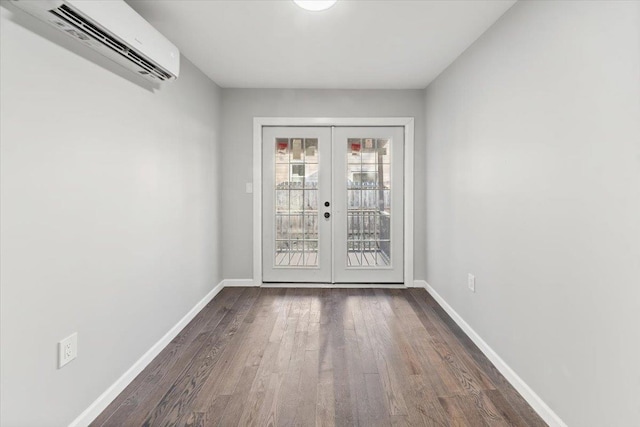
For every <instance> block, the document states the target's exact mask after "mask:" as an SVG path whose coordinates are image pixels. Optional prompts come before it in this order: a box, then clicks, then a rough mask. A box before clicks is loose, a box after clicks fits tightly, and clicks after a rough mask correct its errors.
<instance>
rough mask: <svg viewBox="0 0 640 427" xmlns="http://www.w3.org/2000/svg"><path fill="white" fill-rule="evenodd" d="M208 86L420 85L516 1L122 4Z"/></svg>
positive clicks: (170, 0) (132, 0)
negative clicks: (322, 5)
mask: <svg viewBox="0 0 640 427" xmlns="http://www.w3.org/2000/svg"><path fill="white" fill-rule="evenodd" d="M128 3H129V4H130V5H131V6H132V7H133V8H134V9H135V10H136V11H138V13H140V14H141V15H142V16H143V17H144V18H145V19H147V21H149V22H150V23H151V24H152V25H153V26H155V27H156V28H157V29H158V30H159V31H160V32H162V33H163V34H164V35H165V36H166V37H167V38H169V39H170V40H171V41H172V42H173V43H175V44H176V45H177V46H178V47H179V48H180V50H181V51H182V53H183V54H184V55H185V56H186V57H187V58H189V60H191V62H193V63H194V64H195V65H196V66H197V67H198V68H200V69H201V70H202V71H203V72H204V73H205V74H207V75H208V76H209V77H210V78H211V79H212V80H213V81H215V82H216V83H217V84H219V85H220V86H222V87H233V88H291V89H293V88H332V89H415V88H424V87H426V86H427V85H428V84H429V83H430V82H431V81H432V80H433V79H434V78H435V77H437V75H438V74H440V72H442V71H443V70H444V69H445V68H446V67H447V66H448V65H449V64H451V63H452V62H453V61H454V60H455V59H456V58H457V57H458V55H460V54H461V53H462V52H463V51H464V50H465V49H466V48H467V47H468V46H469V45H471V44H472V43H473V42H474V41H475V40H476V39H477V38H478V37H479V36H480V35H481V34H482V33H483V32H484V31H485V30H487V28H489V27H490V26H491V25H492V24H493V23H494V22H495V21H496V20H497V19H498V18H499V17H500V16H501V15H502V14H503V13H504V12H505V11H506V10H507V9H509V8H510V7H511V6H512V5H513V4H514V3H515V0H500V1H495V0H471V1H462V0H449V1H432V0H429V1H402V0H378V1H365V0H359V1H358V0H339V1H338V3H336V4H335V5H334V6H333V7H332V8H331V9H329V10H326V11H323V12H308V11H305V10H303V9H301V8H299V7H298V6H296V5H295V4H294V3H293V1H291V0H253V1H240V0H235V1H231V0H230V1H219V0H217V1H214V0H206V1H205V0H164V1H149V0H129V1H128Z"/></svg>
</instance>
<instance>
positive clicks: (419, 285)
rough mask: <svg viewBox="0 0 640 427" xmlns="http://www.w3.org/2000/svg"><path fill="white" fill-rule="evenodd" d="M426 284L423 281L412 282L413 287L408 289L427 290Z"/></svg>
mask: <svg viewBox="0 0 640 427" xmlns="http://www.w3.org/2000/svg"><path fill="white" fill-rule="evenodd" d="M427 286H428V285H427V282H426V281H425V280H414V281H413V286H410V288H425V289H426V288H427Z"/></svg>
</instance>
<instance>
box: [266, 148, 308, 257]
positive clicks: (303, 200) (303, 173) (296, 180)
mask: <svg viewBox="0 0 640 427" xmlns="http://www.w3.org/2000/svg"><path fill="white" fill-rule="evenodd" d="M275 150H276V156H275V163H276V164H275V188H274V189H273V191H275V206H274V208H275V212H274V214H275V236H276V242H275V253H274V258H273V260H274V266H276V267H296V268H297V267H317V266H318V160H319V153H318V139H317V138H307V139H305V138H276V139H275Z"/></svg>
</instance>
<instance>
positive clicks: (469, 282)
mask: <svg viewBox="0 0 640 427" xmlns="http://www.w3.org/2000/svg"><path fill="white" fill-rule="evenodd" d="M467 286H469V290H470V291H471V292H475V291H476V276H474V275H473V274H469V276H468V277H467Z"/></svg>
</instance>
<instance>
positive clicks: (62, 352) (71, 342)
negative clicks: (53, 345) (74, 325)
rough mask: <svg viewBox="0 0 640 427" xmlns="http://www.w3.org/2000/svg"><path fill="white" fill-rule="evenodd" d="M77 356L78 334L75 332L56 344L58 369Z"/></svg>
mask: <svg viewBox="0 0 640 427" xmlns="http://www.w3.org/2000/svg"><path fill="white" fill-rule="evenodd" d="M77 356H78V333H77V332H75V333H73V334H71V335H69V336H68V337H66V338H65V339H63V340H62V341H60V342H59V343H58V369H60V368H62V367H63V366H64V365H66V364H67V363H69V362H71V361H72V360H73V359H75V358H76V357H77Z"/></svg>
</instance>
